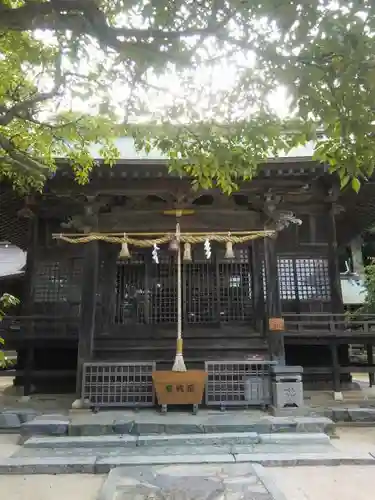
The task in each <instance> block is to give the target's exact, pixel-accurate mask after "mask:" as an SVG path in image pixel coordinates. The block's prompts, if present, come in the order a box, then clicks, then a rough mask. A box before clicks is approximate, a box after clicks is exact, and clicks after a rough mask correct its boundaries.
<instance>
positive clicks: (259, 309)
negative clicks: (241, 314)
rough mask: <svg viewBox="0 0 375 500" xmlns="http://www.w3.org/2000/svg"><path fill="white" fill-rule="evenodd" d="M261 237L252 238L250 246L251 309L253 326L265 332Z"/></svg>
mask: <svg viewBox="0 0 375 500" xmlns="http://www.w3.org/2000/svg"><path fill="white" fill-rule="evenodd" d="M262 244H263V241H262V240H261V239H258V240H254V241H253V244H252V247H251V276H252V291H253V311H254V324H255V328H256V329H259V330H261V331H262V333H264V332H265V328H264V322H265V319H266V318H265V315H266V314H265V313H266V311H265V303H264V287H263V265H262V251H261V245H262Z"/></svg>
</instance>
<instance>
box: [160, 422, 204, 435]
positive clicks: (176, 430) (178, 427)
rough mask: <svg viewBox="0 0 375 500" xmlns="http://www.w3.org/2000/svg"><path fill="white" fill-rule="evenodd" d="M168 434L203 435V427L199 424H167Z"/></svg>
mask: <svg viewBox="0 0 375 500" xmlns="http://www.w3.org/2000/svg"><path fill="white" fill-rule="evenodd" d="M164 432H165V433H166V434H203V433H204V428H203V425H198V424H189V423H186V424H165V430H164Z"/></svg>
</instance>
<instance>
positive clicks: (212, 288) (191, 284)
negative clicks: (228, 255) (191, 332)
mask: <svg viewBox="0 0 375 500" xmlns="http://www.w3.org/2000/svg"><path fill="white" fill-rule="evenodd" d="M192 257H193V262H191V263H184V264H183V280H184V295H183V299H184V306H185V310H186V321H187V322H188V323H210V322H213V321H217V289H216V266H215V264H214V262H213V261H212V259H209V260H207V259H206V256H205V254H204V249H203V248H202V246H199V247H195V248H193V255H192Z"/></svg>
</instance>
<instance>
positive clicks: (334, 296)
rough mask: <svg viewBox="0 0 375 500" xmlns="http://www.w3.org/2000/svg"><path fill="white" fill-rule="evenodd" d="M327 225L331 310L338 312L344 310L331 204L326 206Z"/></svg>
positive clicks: (333, 213) (333, 212) (332, 206)
mask: <svg viewBox="0 0 375 500" xmlns="http://www.w3.org/2000/svg"><path fill="white" fill-rule="evenodd" d="M327 226H328V227H327V232H328V274H329V283H330V288H331V305H332V312H333V313H338V314H340V313H343V312H344V306H343V302H342V291H341V279H340V270H339V261H338V253H337V239H336V221H335V207H334V205H333V204H330V205H329V206H328V217H327Z"/></svg>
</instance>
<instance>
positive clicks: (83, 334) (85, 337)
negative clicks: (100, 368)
mask: <svg viewBox="0 0 375 500" xmlns="http://www.w3.org/2000/svg"><path fill="white" fill-rule="evenodd" d="M98 257H99V242H98V241H92V242H90V243H87V244H86V245H85V247H84V261H83V262H84V263H83V276H82V293H81V320H80V328H79V341H78V358H77V380H76V391H77V397H79V398H80V397H81V389H82V369H83V364H84V363H85V362H86V361H89V360H90V359H91V354H92V349H93V337H94V330H95V313H96V295H97V288H98V271H99V269H98V267H99V258H98Z"/></svg>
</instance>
